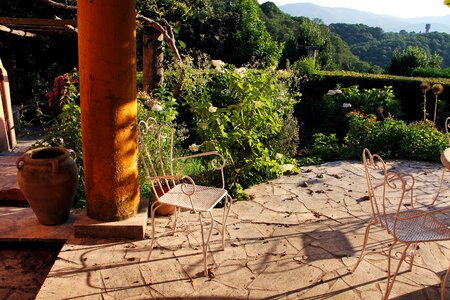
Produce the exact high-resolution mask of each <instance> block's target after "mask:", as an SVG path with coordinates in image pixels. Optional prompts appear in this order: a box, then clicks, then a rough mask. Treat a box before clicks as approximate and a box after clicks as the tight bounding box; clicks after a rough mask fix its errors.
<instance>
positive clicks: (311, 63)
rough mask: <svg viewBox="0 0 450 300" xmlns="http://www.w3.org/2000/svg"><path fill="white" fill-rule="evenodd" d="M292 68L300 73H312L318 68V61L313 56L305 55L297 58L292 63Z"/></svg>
mask: <svg viewBox="0 0 450 300" xmlns="http://www.w3.org/2000/svg"><path fill="white" fill-rule="evenodd" d="M291 68H292V70H294V71H296V72H298V73H299V74H300V75H306V76H308V75H312V74H314V73H315V72H316V71H317V69H316V61H315V60H314V58H312V57H303V58H301V59H299V60H297V61H296V62H295V63H294V64H293V65H292V67H291Z"/></svg>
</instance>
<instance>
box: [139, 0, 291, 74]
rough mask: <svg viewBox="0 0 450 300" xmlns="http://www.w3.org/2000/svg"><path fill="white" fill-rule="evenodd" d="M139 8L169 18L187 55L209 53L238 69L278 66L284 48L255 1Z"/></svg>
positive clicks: (192, 0)
mask: <svg viewBox="0 0 450 300" xmlns="http://www.w3.org/2000/svg"><path fill="white" fill-rule="evenodd" d="M138 9H139V10H140V11H141V12H142V14H144V15H147V16H149V17H153V18H155V19H156V20H160V19H161V18H164V19H166V20H167V21H168V22H169V24H171V25H172V26H173V27H174V28H175V30H174V32H175V34H176V38H177V39H178V40H181V41H182V43H180V44H182V45H183V46H184V45H185V47H181V48H183V49H179V50H182V51H181V52H182V53H184V54H191V53H193V52H201V53H207V54H208V55H210V56H211V57H214V58H215V59H221V60H223V61H226V62H227V63H231V64H235V65H236V66H241V65H247V64H254V63H259V64H260V65H259V66H260V67H263V68H264V67H268V66H277V64H278V60H279V58H280V55H281V51H282V48H283V47H282V45H281V44H280V43H278V42H276V41H274V40H273V39H272V37H271V35H270V34H269V33H268V32H267V30H266V27H265V24H264V23H263V21H262V20H261V18H260V14H261V10H260V8H259V5H258V3H257V2H256V1H255V0H235V1H221V0H210V1H199V0H181V1H173V0H163V1H156V0H150V1H138ZM188 50H190V53H188Z"/></svg>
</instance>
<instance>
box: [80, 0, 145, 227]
mask: <svg viewBox="0 0 450 300" xmlns="http://www.w3.org/2000/svg"><path fill="white" fill-rule="evenodd" d="M135 8H136V5H135V0H79V1H78V52H79V53H78V57H79V74H80V99H81V128H82V136H83V160H84V179H85V185H86V201H87V213H88V216H89V217H91V218H93V219H96V220H101V221H118V220H123V219H127V218H129V217H131V216H133V215H135V214H136V212H137V208H138V204H139V180H138V169H137V154H138V153H137V141H136V137H137V129H136V120H137V101H136V21H135V18H136V15H135V13H136V12H135Z"/></svg>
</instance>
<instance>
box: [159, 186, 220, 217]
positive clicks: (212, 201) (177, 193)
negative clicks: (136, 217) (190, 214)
mask: <svg viewBox="0 0 450 300" xmlns="http://www.w3.org/2000/svg"><path fill="white" fill-rule="evenodd" d="M181 187H182V185H181V184H177V185H176V186H174V187H173V188H172V189H171V190H170V191H168V192H166V193H165V194H164V195H163V196H161V197H159V199H158V201H159V202H160V203H161V204H169V205H173V206H176V207H180V208H185V209H190V210H192V204H191V200H192V202H193V203H194V208H195V210H197V211H210V210H211V209H212V208H213V207H214V206H215V205H216V204H217V203H219V201H220V200H222V199H223V197H225V196H226V195H227V191H226V190H225V189H220V188H215V187H207V186H201V185H195V193H194V194H193V195H191V196H190V197H191V200H189V196H188V195H186V194H184V193H183V191H182V190H181ZM192 188H193V185H192V184H186V185H185V187H184V189H185V191H186V192H188V193H191V192H192Z"/></svg>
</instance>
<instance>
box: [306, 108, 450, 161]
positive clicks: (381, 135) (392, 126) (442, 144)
mask: <svg viewBox="0 0 450 300" xmlns="http://www.w3.org/2000/svg"><path fill="white" fill-rule="evenodd" d="M348 117H349V130H348V133H347V135H346V136H345V138H344V140H343V142H342V143H341V145H339V142H338V139H337V138H336V135H334V134H330V135H323V134H316V135H314V142H313V145H312V147H311V150H310V154H311V155H313V156H315V157H320V158H322V159H324V160H330V159H342V158H345V159H349V158H354V159H360V157H361V153H362V150H363V149H364V148H368V149H370V151H371V152H372V153H378V154H380V155H381V156H382V157H383V158H402V159H412V160H427V161H439V157H440V154H441V153H442V151H443V150H444V149H445V148H446V147H447V146H448V140H447V138H446V135H445V134H444V133H442V132H440V131H439V130H438V129H437V128H435V127H434V126H433V124H432V122H429V121H425V122H424V121H420V122H413V123H410V124H409V125H408V124H406V122H404V121H401V120H395V119H393V118H390V117H389V118H386V119H384V120H381V121H379V120H377V118H376V117H375V116H374V115H364V114H361V113H358V112H352V113H350V114H349V115H348Z"/></svg>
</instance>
